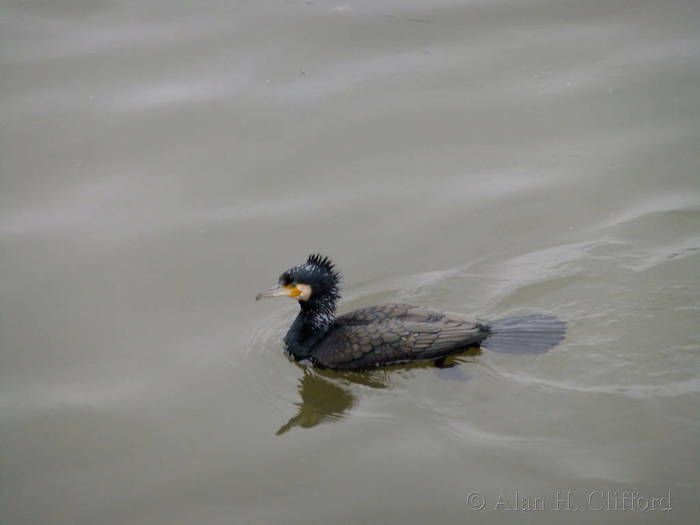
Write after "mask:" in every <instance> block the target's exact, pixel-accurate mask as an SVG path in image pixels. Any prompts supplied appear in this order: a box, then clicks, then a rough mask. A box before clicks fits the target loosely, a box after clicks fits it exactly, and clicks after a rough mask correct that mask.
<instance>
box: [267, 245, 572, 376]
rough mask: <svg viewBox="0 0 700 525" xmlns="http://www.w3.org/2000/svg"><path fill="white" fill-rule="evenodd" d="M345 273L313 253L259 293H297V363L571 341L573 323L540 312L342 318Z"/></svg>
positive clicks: (392, 360)
mask: <svg viewBox="0 0 700 525" xmlns="http://www.w3.org/2000/svg"><path fill="white" fill-rule="evenodd" d="M340 281H341V275H340V272H338V271H337V270H336V269H335V266H334V264H333V263H332V262H331V261H330V259H328V258H327V257H323V256H321V255H320V254H313V255H310V256H309V257H308V259H307V260H306V262H305V263H304V264H302V265H299V266H295V267H293V268H290V269H289V270H287V271H286V272H284V273H283V274H282V275H281V276H280V278H279V284H278V285H277V286H275V287H274V288H272V289H270V290H267V291H265V292H262V293H260V294H258V295H257V297H256V300H260V299H263V298H266V297H281V296H287V297H293V298H295V299H297V300H298V301H299V307H300V311H299V314H298V315H297V317H296V319H295V320H294V322H293V323H292V326H291V327H290V328H289V331H288V332H287V335H286V336H285V338H284V342H285V345H286V349H287V351H288V352H289V353H290V354H291V355H292V356H293V357H294V359H296V360H297V361H307V362H310V363H311V364H313V365H314V366H317V367H320V368H334V369H340V370H364V369H372V368H377V367H381V366H388V365H395V364H400V363H407V362H412V361H435V364H436V366H444V364H445V358H446V357H447V356H449V355H451V354H458V353H462V352H464V351H465V350H467V349H468V348H471V347H484V348H489V349H491V350H495V351H502V352H512V353H518V352H529V353H541V352H545V351H547V350H549V349H550V348H552V347H554V346H556V345H557V344H558V343H559V341H561V340H562V339H563V338H564V334H565V331H566V325H565V323H564V322H563V321H561V320H559V319H558V318H556V317H554V316H549V315H541V314H533V315H527V316H518V317H509V318H506V319H502V320H499V321H495V322H492V323H482V322H475V321H472V320H469V319H468V318H467V317H466V316H464V315H462V314H458V313H450V312H441V311H439V310H434V309H432V308H426V307H422V306H412V305H409V304H399V303H395V304H385V305H381V306H368V307H365V308H360V309H359V310H355V311H352V312H350V313H347V314H344V315H341V316H336V313H335V311H336V303H337V302H338V299H339V298H340V291H339V284H340Z"/></svg>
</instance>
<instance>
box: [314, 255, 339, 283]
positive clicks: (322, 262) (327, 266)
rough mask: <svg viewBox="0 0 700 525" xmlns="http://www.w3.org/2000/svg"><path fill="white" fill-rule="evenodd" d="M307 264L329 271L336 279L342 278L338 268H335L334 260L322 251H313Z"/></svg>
mask: <svg viewBox="0 0 700 525" xmlns="http://www.w3.org/2000/svg"><path fill="white" fill-rule="evenodd" d="M306 264H309V265H312V266H315V267H317V268H319V269H321V270H323V271H325V272H327V273H329V274H330V275H331V276H332V277H333V278H334V279H335V280H336V281H340V280H342V275H341V274H340V272H339V271H338V270H336V269H335V265H334V264H333V261H331V260H330V259H329V258H328V257H324V256H323V255H321V254H320V253H312V254H311V255H309V258H308V259H307V260H306Z"/></svg>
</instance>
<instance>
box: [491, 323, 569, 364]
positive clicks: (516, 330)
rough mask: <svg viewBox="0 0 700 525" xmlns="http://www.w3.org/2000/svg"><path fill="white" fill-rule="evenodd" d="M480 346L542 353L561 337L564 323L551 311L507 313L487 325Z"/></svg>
mask: <svg viewBox="0 0 700 525" xmlns="http://www.w3.org/2000/svg"><path fill="white" fill-rule="evenodd" d="M486 330H487V331H488V333H489V335H488V336H487V337H486V339H484V341H483V342H482V343H481V347H482V348H486V349H488V350H492V351H494V352H505V353H509V354H541V353H543V352H546V351H547V350H549V349H550V348H554V347H555V346H557V344H559V342H560V341H561V340H562V339H564V335H565V334H566V323H565V322H564V321H562V320H561V319H559V318H558V317H554V316H553V315H543V314H531V315H519V316H514V317H506V318H505V319H499V320H498V321H494V322H492V323H488V324H487V325H486Z"/></svg>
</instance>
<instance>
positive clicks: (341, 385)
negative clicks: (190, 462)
mask: <svg viewBox="0 0 700 525" xmlns="http://www.w3.org/2000/svg"><path fill="white" fill-rule="evenodd" d="M479 352H480V351H479V349H478V348H472V349H470V350H468V351H467V352H465V353H463V354H459V355H458V356H453V357H450V358H448V359H447V360H446V362H440V363H437V366H436V364H435V363H432V362H431V363H409V364H406V365H396V366H393V367H390V368H386V369H382V370H372V371H367V372H356V371H352V372H340V371H335V370H319V369H315V368H311V367H306V366H302V365H299V364H296V365H297V366H298V367H299V368H300V369H301V370H302V371H303V374H302V377H301V378H300V379H299V387H298V388H299V395H300V396H301V402H300V403H295V405H296V406H297V413H296V415H295V416H294V417H292V418H291V419H290V420H289V421H287V423H285V424H284V425H282V426H281V427H280V429H279V430H278V431H277V435H278V436H280V435H282V434H284V433H285V432H288V431H289V430H291V429H292V428H294V427H300V428H311V427H315V426H316V425H318V424H320V423H324V422H333V421H338V420H339V419H341V418H343V417H345V416H346V415H347V413H348V412H349V411H350V409H351V408H352V407H354V406H355V405H356V404H357V398H356V397H355V395H354V394H353V391H352V385H353V384H355V385H363V386H367V387H370V388H377V389H379V388H387V387H388V386H389V384H390V380H391V375H392V374H395V373H407V372H409V373H410V372H411V371H415V370H418V369H434V370H435V373H436V374H437V375H439V376H440V377H441V378H444V379H451V380H458V381H465V380H467V379H468V376H467V375H466V373H465V371H464V369H463V368H464V367H458V366H457V365H460V364H462V363H466V362H468V361H469V358H470V357H472V356H475V355H477V354H479Z"/></svg>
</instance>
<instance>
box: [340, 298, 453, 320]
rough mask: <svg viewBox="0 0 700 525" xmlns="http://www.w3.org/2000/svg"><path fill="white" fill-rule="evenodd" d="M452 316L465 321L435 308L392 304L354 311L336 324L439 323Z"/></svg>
mask: <svg viewBox="0 0 700 525" xmlns="http://www.w3.org/2000/svg"><path fill="white" fill-rule="evenodd" d="M450 315H451V316H454V317H456V318H457V317H458V318H459V319H460V320H462V321H464V320H465V318H464V317H463V316H459V314H448V313H445V312H441V311H440V310H435V309H433V308H426V307H424V306H413V305H411V304H403V303H390V304H382V305H380V306H367V307H366V308H360V309H358V310H353V311H352V312H349V313H347V314H344V315H341V316H340V317H338V319H337V320H336V322H337V323H338V324H340V325H360V324H369V323H378V322H382V321H389V320H401V321H416V322H419V323H425V322H434V321H439V320H440V319H443V318H444V317H445V316H450Z"/></svg>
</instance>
